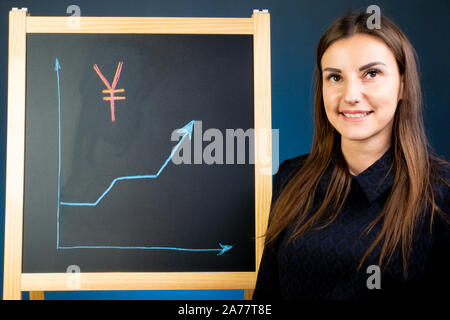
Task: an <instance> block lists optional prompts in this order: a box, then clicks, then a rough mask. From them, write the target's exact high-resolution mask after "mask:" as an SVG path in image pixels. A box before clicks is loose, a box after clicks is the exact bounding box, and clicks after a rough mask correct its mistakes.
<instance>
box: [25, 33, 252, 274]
mask: <svg viewBox="0 0 450 320" xmlns="http://www.w3.org/2000/svg"><path fill="white" fill-rule="evenodd" d="M26 70H27V71H26V73H27V80H26V133H25V137H26V144H25V189H24V195H25V196H24V224H23V228H24V229H23V264H22V272H23V273H48V272H66V269H67V267H68V266H70V265H77V266H79V268H80V270H81V272H183V271H199V272H200V271H205V272H218V271H255V245H254V236H255V214H254V213H255V204H254V201H255V197H254V189H255V182H254V181H255V174H254V165H253V164H252V163H250V162H251V161H249V157H248V152H247V153H246V161H245V164H238V163H237V150H236V149H237V147H236V145H235V149H234V164H225V163H226V162H225V161H226V158H227V151H229V150H228V149H227V148H226V147H225V142H226V137H225V134H226V129H234V130H237V129H242V130H244V131H246V130H247V129H250V128H253V127H254V107H253V106H254V97H253V76H254V75H253V36H251V35H204V34H203V35H195V34H189V35H188V34H186V35H175V34H172V35H170V34H101V35H100V34H28V35H27V69H26ZM114 79H115V80H114ZM108 85H109V87H110V88H108ZM105 90H106V92H105ZM108 90H109V92H108ZM111 91H114V92H113V93H111ZM108 97H109V99H110V100H105V99H104V98H106V99H108ZM111 97H113V98H111ZM113 99H115V100H113ZM177 129H180V130H179V131H178V133H179V136H178V138H177V139H176V140H174V141H172V140H171V136H172V134H173V132H175V131H176V130H177ZM209 129H216V131H215V132H217V130H218V131H220V132H221V133H222V134H223V161H224V164H217V163H214V164H207V163H205V161H204V159H202V156H201V155H202V150H204V149H205V148H206V147H207V146H208V145H209V144H211V143H212V141H206V140H207V139H205V138H203V137H202V134H204V133H205V132H206V131H207V130H209ZM203 140H205V141H203ZM249 144H250V143H249V141H248V140H247V142H246V146H247V148H246V150H247V151H248V150H249V148H250V145H249ZM188 145H190V146H191V148H190V149H189V148H187V147H186V148H185V149H183V153H184V152H185V151H186V150H191V157H190V158H191V159H192V160H191V164H188V163H182V164H175V163H174V162H173V157H174V155H173V153H172V151H178V150H179V148H181V147H182V146H188ZM199 150H200V151H199ZM199 152H200V153H199ZM216 152H217V151H216ZM183 156H186V155H184V154H183Z"/></svg>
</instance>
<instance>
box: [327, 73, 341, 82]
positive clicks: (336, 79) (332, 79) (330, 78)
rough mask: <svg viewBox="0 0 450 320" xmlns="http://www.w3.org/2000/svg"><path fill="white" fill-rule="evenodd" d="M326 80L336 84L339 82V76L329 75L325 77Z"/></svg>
mask: <svg viewBox="0 0 450 320" xmlns="http://www.w3.org/2000/svg"><path fill="white" fill-rule="evenodd" d="M327 79H328V80H331V81H332V82H338V81H339V80H341V76H340V75H338V74H333V73H332V74H330V75H329V76H328V77H327Z"/></svg>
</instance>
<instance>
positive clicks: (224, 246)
mask: <svg viewBox="0 0 450 320" xmlns="http://www.w3.org/2000/svg"><path fill="white" fill-rule="evenodd" d="M219 245H220V246H221V247H222V251H220V252H219V253H218V254H217V255H218V256H221V255H222V254H224V253H225V252H227V251H228V250H230V249H231V248H233V246H230V245H227V244H226V245H223V244H221V243H219Z"/></svg>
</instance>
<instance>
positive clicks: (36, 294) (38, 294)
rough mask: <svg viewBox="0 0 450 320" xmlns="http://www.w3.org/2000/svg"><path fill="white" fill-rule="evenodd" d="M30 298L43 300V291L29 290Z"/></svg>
mask: <svg viewBox="0 0 450 320" xmlns="http://www.w3.org/2000/svg"><path fill="white" fill-rule="evenodd" d="M30 300H45V293H44V291H30Z"/></svg>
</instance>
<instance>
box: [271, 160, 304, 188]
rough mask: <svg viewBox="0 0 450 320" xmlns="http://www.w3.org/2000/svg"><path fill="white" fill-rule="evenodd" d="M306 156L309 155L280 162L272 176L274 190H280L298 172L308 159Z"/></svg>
mask: <svg viewBox="0 0 450 320" xmlns="http://www.w3.org/2000/svg"><path fill="white" fill-rule="evenodd" d="M308 155H309V153H308V154H303V155H300V156H296V157H293V158H288V159H286V160H284V161H282V162H281V164H280V166H279V167H278V170H277V172H276V173H275V176H274V188H275V189H282V188H283V187H284V185H286V183H287V182H288V181H289V180H290V179H291V178H292V177H293V176H294V174H295V173H296V172H297V171H298V170H300V168H301V167H302V166H303V164H304V163H305V161H306V159H307V158H308Z"/></svg>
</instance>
